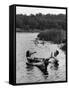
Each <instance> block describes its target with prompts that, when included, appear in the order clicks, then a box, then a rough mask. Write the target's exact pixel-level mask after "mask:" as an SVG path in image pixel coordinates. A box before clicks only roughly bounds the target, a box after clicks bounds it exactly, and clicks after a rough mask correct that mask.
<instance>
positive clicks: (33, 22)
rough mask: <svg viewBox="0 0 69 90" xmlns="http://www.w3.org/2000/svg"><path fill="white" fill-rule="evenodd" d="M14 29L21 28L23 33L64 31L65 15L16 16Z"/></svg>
mask: <svg viewBox="0 0 69 90" xmlns="http://www.w3.org/2000/svg"><path fill="white" fill-rule="evenodd" d="M16 28H21V29H22V30H24V31H31V30H33V31H36V30H45V29H53V28H54V29H63V30H66V15H65V14H58V15H52V14H46V15H44V14H42V13H38V14H36V15H33V14H31V15H23V14H17V15H16Z"/></svg>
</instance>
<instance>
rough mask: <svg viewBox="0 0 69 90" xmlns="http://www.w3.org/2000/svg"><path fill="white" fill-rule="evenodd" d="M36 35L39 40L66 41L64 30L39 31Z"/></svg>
mask: <svg viewBox="0 0 69 90" xmlns="http://www.w3.org/2000/svg"><path fill="white" fill-rule="evenodd" d="M37 37H38V38H39V40H45V41H52V42H53V43H57V44H59V43H63V42H66V32H65V31H64V30H54V29H52V30H47V31H44V32H40V33H39V34H38V36H37Z"/></svg>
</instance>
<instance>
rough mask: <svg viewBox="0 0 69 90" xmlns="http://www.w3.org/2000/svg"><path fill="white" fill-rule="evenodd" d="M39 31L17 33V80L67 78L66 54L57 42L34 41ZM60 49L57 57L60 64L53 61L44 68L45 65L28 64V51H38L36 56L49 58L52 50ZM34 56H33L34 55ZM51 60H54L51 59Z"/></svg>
mask: <svg viewBox="0 0 69 90" xmlns="http://www.w3.org/2000/svg"><path fill="white" fill-rule="evenodd" d="M37 34H38V33H16V82H17V83H33V82H50V81H64V80H66V62H65V61H66V56H65V53H64V52H63V51H62V50H60V49H59V46H58V45H57V44H52V43H48V42H47V43H46V45H43V46H42V44H39V45H38V46H37V45H35V44H34V43H33V40H34V39H35V38H36V36H37ZM56 49H57V50H59V55H58V56H57V59H58V60H59V62H58V63H59V65H58V64H57V65H55V64H54V63H53V62H52V63H50V64H49V65H48V67H47V70H44V69H43V67H36V66H29V65H27V64H26V62H27V59H26V51H27V50H31V51H37V53H36V54H34V57H39V58H48V57H50V55H51V52H54V51H55V50H56ZM32 57H33V56H32ZM50 61H53V59H51V60H50Z"/></svg>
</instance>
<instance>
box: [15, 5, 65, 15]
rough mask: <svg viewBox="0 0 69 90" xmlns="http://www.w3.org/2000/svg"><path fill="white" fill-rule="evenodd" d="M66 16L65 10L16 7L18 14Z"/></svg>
mask: <svg viewBox="0 0 69 90" xmlns="http://www.w3.org/2000/svg"><path fill="white" fill-rule="evenodd" d="M37 13H42V14H56V15H57V14H66V10H65V9H52V8H35V7H19V6H17V7H16V14H26V15H30V14H34V15H35V14H37Z"/></svg>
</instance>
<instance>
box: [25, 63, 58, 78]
mask: <svg viewBox="0 0 69 90" xmlns="http://www.w3.org/2000/svg"><path fill="white" fill-rule="evenodd" d="M48 65H49V64H47V65H46V66H45V65H39V66H38V65H36V66H35V67H37V68H38V69H39V70H40V71H41V72H42V75H43V77H44V78H45V79H47V78H48V76H49V72H48V69H47V67H48ZM58 66H59V64H58V62H57V61H55V62H54V63H53V66H52V67H50V68H52V69H54V70H58ZM26 69H27V71H28V72H29V71H32V70H33V69H34V66H32V65H27V66H26Z"/></svg>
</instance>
